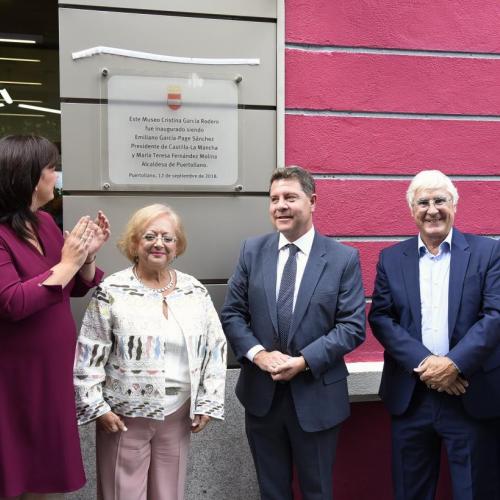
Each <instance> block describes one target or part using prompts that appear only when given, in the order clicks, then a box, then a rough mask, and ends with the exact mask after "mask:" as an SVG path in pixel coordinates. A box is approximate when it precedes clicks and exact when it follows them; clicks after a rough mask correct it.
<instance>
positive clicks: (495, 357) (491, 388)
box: [369, 170, 500, 500]
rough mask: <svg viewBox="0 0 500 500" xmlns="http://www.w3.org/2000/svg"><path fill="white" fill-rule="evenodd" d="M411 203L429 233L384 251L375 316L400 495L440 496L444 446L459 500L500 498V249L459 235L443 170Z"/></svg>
mask: <svg viewBox="0 0 500 500" xmlns="http://www.w3.org/2000/svg"><path fill="white" fill-rule="evenodd" d="M407 201H408V204H409V206H410V210H411V214H412V216H413V219H414V220H415V223H416V225H417V227H418V229H419V235H418V236H417V237H414V238H411V239H409V240H406V241H403V242H401V243H398V244H396V245H394V246H391V247H389V248H386V249H384V250H383V251H382V252H381V254H380V258H379V262H378V267H377V278H376V281H375V291H374V295H373V303H372V307H371V311H370V315H369V321H370V325H371V327H372V330H373V333H374V335H375V337H377V339H378V340H379V341H380V342H381V343H382V345H383V346H384V348H385V354H384V361H385V362H384V370H383V373H382V382H381V386H380V396H381V398H382V400H383V401H384V403H385V405H386V407H387V408H388V410H389V412H390V413H391V415H392V455H393V456H392V461H393V482H394V490H395V497H396V499H397V500H431V499H433V498H434V494H435V490H436V483H437V478H438V474H439V463H440V454H441V444H442V443H443V444H444V446H445V448H446V451H447V455H448V462H449V466H450V472H451V478H452V486H453V498H454V499H455V500H473V499H474V500H493V499H497V498H498V494H499V493H498V486H497V477H496V476H497V473H498V470H497V466H496V463H497V462H496V457H495V449H494V447H495V431H496V429H495V427H496V426H498V425H499V420H498V417H499V416H500V245H499V243H498V242H497V241H495V240H493V239H491V238H486V237H481V236H474V235H470V234H463V233H461V232H460V231H459V230H458V229H456V228H454V227H453V222H454V219H455V212H456V209H457V202H458V193H457V190H456V188H455V186H454V185H453V183H452V182H451V180H450V179H449V178H448V177H447V176H445V175H444V174H442V173H441V172H439V171H437V170H427V171H423V172H420V173H419V174H418V175H416V176H415V177H414V179H413V180H412V182H411V184H410V186H409V188H408V192H407ZM478 217H480V212H478Z"/></svg>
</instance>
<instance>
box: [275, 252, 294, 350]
mask: <svg viewBox="0 0 500 500" xmlns="http://www.w3.org/2000/svg"><path fill="white" fill-rule="evenodd" d="M287 247H288V260H287V261H286V264H285V267H284V269H283V275H282V276H281V284H280V291H279V293H278V303H277V313H278V337H279V344H280V350H281V352H283V353H285V352H286V350H287V344H288V333H289V331H290V325H291V323H292V315H293V292H294V290H295V276H296V274H297V259H296V255H297V252H298V251H299V248H298V247H297V246H295V245H293V244H292V243H290V244H288V245H287Z"/></svg>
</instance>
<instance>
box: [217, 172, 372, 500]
mask: <svg viewBox="0 0 500 500" xmlns="http://www.w3.org/2000/svg"><path fill="white" fill-rule="evenodd" d="M315 208H316V194H315V185H314V180H313V178H312V176H311V175H310V174H309V173H308V172H306V171H305V170H303V169H301V168H299V167H290V168H287V169H278V170H276V171H275V172H274V174H273V176H272V177H271V183H270V204H269V214H270V217H271V222H272V223H273V224H274V226H275V228H276V229H277V232H274V233H272V234H267V235H265V236H260V237H257V238H251V239H248V240H247V241H245V242H244V243H243V245H242V248H241V253H240V258H239V262H238V265H237V267H236V270H235V272H234V274H233V276H232V278H231V279H230V281H229V284H228V292H227V296H226V302H225V305H224V307H223V309H222V322H223V325H224V330H225V333H226V335H227V338H228V340H229V342H230V343H231V346H232V348H233V351H234V353H235V355H236V357H237V358H238V360H239V361H240V362H241V373H240V377H239V380H238V383H237V386H236V394H237V396H238V399H239V400H240V402H241V403H242V404H243V406H244V407H245V424H246V432H247V437H248V441H249V444H250V449H251V451H252V455H253V459H254V463H255V468H256V471H257V478H258V481H259V487H260V492H261V498H262V499H264V500H289V499H290V500H291V499H292V488H291V483H292V470H293V465H295V466H296V469H297V472H298V477H299V482H300V487H301V490H302V494H303V498H304V500H331V498H332V494H333V493H332V467H333V462H334V458H335V447H336V442H337V435H338V427H339V424H340V423H341V422H342V421H343V420H344V419H345V418H347V417H348V415H349V400H348V394H347V383H346V377H347V374H348V372H347V369H346V365H345V363H344V360H343V356H344V355H345V354H347V353H348V352H350V351H352V350H353V349H354V348H355V347H356V346H358V345H359V344H360V343H361V342H362V341H363V340H364V335H365V334H364V327H365V300H364V293H363V287H362V283H361V273H360V267H359V259H358V253H357V251H356V250H354V249H353V248H350V247H346V246H344V245H341V244H340V243H337V242H336V241H334V240H333V239H330V238H327V237H325V236H322V235H321V234H319V233H318V232H317V231H315V229H314V227H313V221H312V215H313V212H314V210H315Z"/></svg>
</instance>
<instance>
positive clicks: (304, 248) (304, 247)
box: [278, 226, 314, 256]
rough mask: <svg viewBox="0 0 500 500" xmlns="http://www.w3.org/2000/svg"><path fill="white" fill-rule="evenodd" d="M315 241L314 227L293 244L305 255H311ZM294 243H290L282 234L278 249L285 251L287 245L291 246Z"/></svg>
mask: <svg viewBox="0 0 500 500" xmlns="http://www.w3.org/2000/svg"><path fill="white" fill-rule="evenodd" d="M313 241H314V226H312V227H311V229H309V231H307V233H305V234H303V235H302V236H301V237H300V238H299V239H297V240H295V241H294V242H293V244H294V245H295V246H297V247H299V250H300V251H301V252H302V253H303V254H304V255H306V256H307V255H309V254H310V253H311V248H312V245H313ZM290 243H292V242H291V241H288V240H287V239H286V238H285V237H284V236H283V234H282V233H280V238H279V241H278V249H279V250H283V247H284V246H286V245H289V244H290Z"/></svg>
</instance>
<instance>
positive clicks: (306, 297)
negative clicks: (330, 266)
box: [288, 233, 326, 345]
mask: <svg viewBox="0 0 500 500" xmlns="http://www.w3.org/2000/svg"><path fill="white" fill-rule="evenodd" d="M323 238H324V236H321V235H320V234H318V233H315V235H314V241H313V244H312V247H311V254H310V255H309V258H308V259H307V264H306V268H305V269H304V275H303V276H302V281H301V283H300V288H299V292H298V295H297V301H296V303H295V308H294V311H293V318H292V325H291V327H290V333H289V335H288V345H290V341H291V340H292V338H293V336H294V335H295V332H296V331H297V327H298V325H300V322H301V321H302V318H303V317H304V314H305V312H306V310H307V307H308V306H309V301H310V300H311V296H312V294H313V292H314V290H315V288H316V285H317V284H318V281H319V279H320V277H321V274H322V273H323V269H324V267H325V265H326V260H325V259H324V257H323V256H324V255H325V244H324V242H323Z"/></svg>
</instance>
